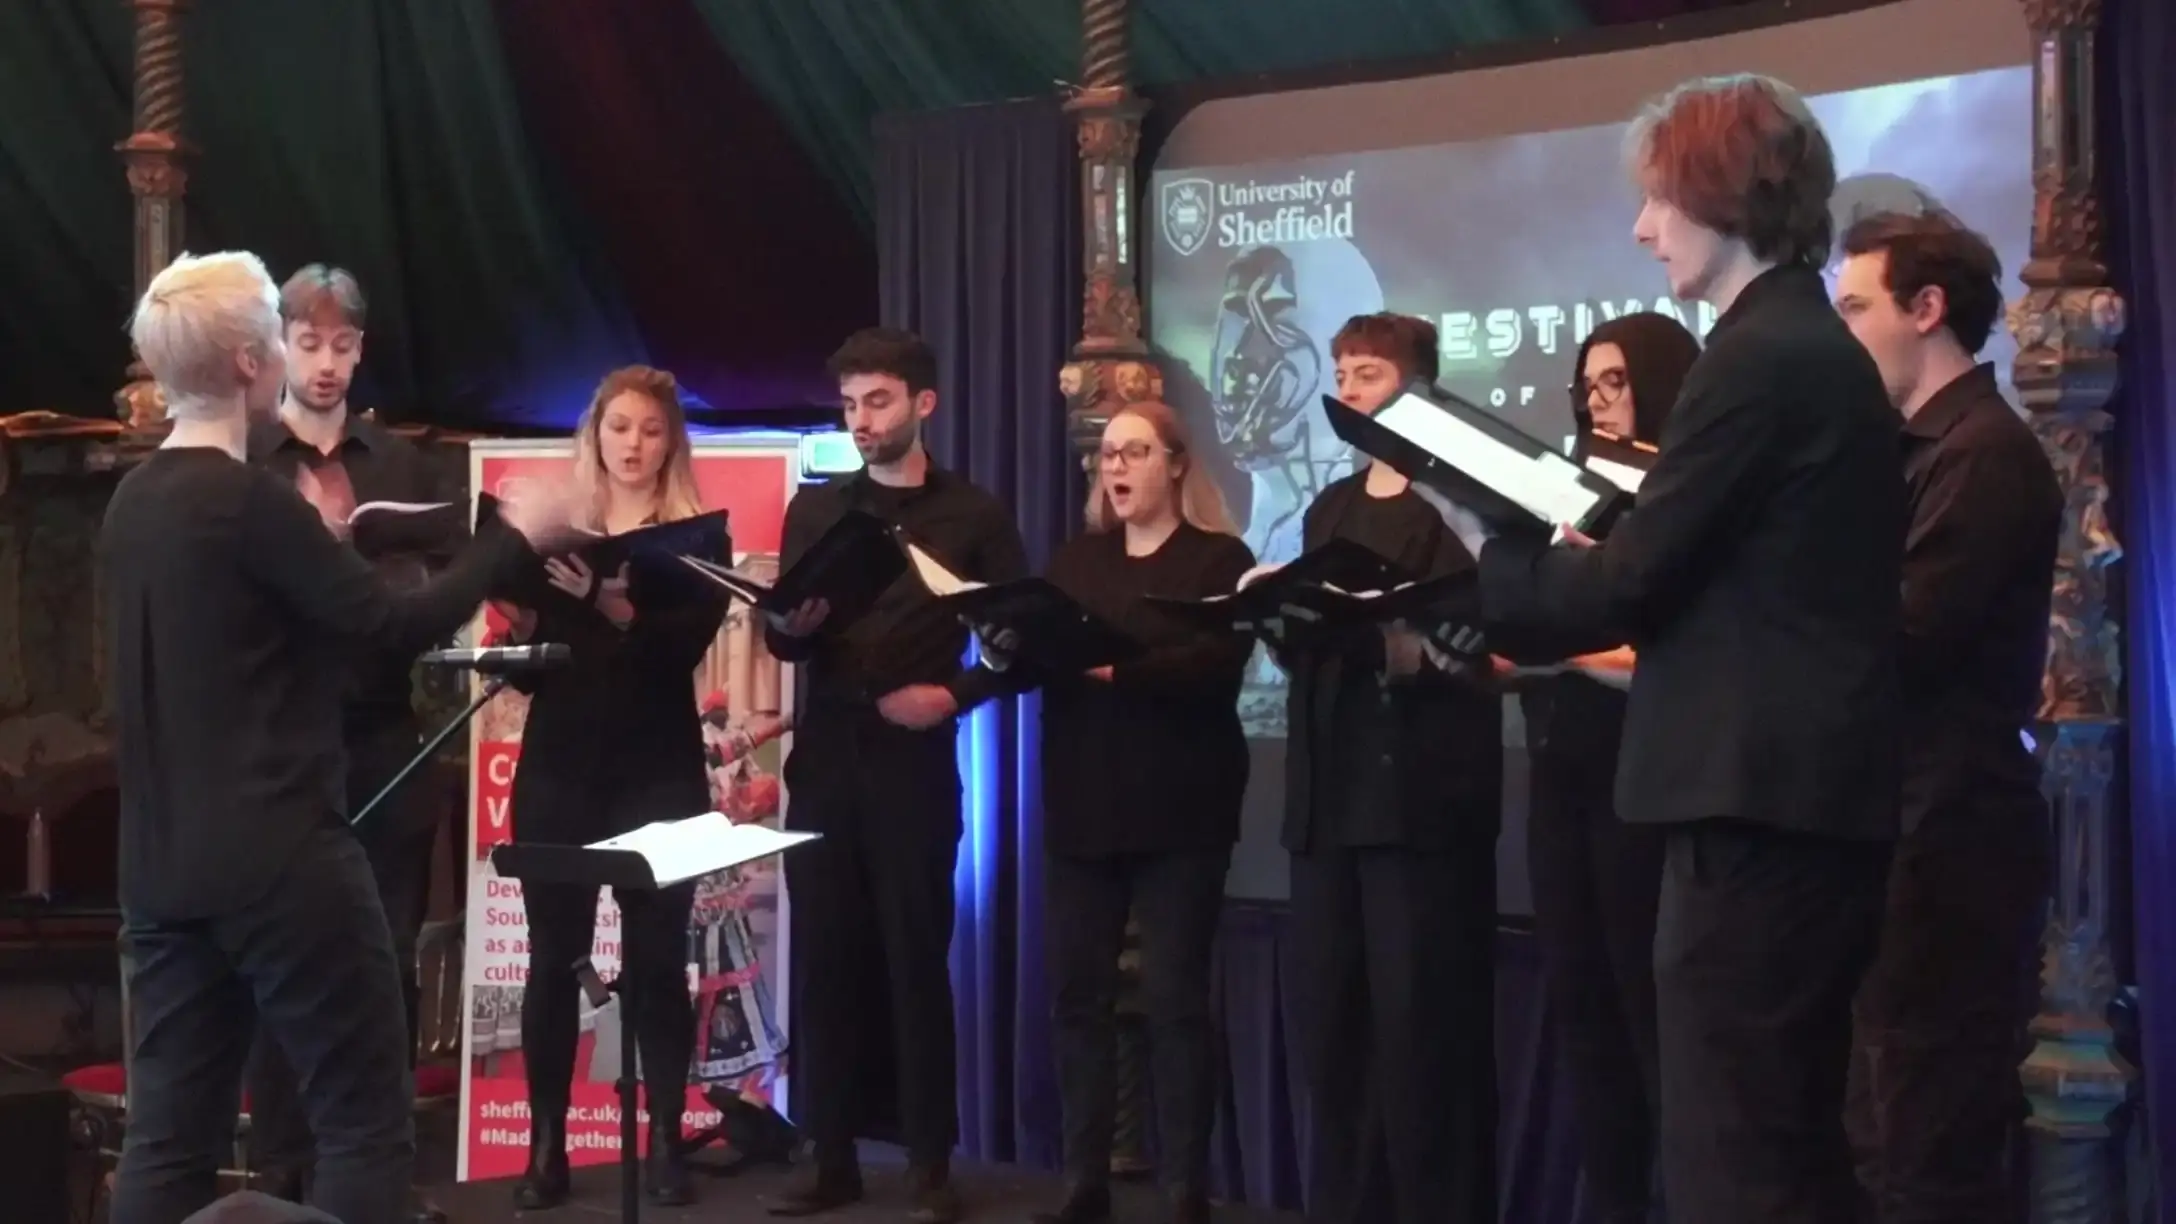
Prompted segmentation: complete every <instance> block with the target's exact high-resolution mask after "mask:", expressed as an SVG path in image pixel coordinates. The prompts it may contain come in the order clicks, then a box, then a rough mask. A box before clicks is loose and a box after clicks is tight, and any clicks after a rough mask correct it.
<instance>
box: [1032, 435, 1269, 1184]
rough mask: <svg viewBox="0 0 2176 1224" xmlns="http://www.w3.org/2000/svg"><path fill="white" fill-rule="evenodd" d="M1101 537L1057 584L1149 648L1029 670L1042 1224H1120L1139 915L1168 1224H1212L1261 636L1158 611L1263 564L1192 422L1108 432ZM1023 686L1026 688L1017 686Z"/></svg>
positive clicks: (1070, 549)
mask: <svg viewBox="0 0 2176 1224" xmlns="http://www.w3.org/2000/svg"><path fill="white" fill-rule="evenodd" d="M1087 525H1088V531H1087V533H1086V534H1084V535H1081V536H1079V537H1077V538H1075V539H1072V540H1069V541H1067V542H1066V543H1065V545H1064V546H1063V547H1061V548H1059V550H1058V552H1057V555H1056V556H1054V557H1053V558H1052V559H1051V562H1050V567H1049V571H1048V573H1047V575H1046V576H1047V577H1048V579H1049V581H1050V582H1051V584H1052V585H1053V586H1056V587H1057V588H1059V589H1060V590H1062V591H1064V592H1065V593H1066V594H1067V595H1069V596H1071V597H1072V598H1073V599H1074V600H1075V601H1076V602H1078V603H1079V604H1080V605H1081V606H1082V607H1083V608H1085V609H1087V610H1088V611H1089V612H1091V613H1093V614H1095V615H1096V616H1098V617H1101V618H1103V619H1104V620H1106V621H1108V622H1109V623H1110V624H1111V625H1112V626H1113V627H1115V628H1117V629H1118V630H1120V631H1121V632H1122V633H1124V634H1125V635H1126V636H1128V637H1130V638H1132V639H1134V640H1135V641H1136V642H1138V643H1140V644H1141V646H1142V647H1143V652H1142V653H1141V654H1140V655H1139V656H1138V657H1136V658H1134V659H1131V660H1129V661H1127V662H1122V663H1117V664H1114V665H1111V666H1107V667H1098V668H1096V669H1094V670H1093V671H1090V672H1088V673H1087V674H1085V675H1051V674H1038V672H1037V671H1036V669H1034V668H1033V667H1032V666H1031V664H1030V661H1029V659H1028V658H1027V657H1025V656H1023V657H1022V658H1021V659H1020V660H1018V661H1016V662H1014V663H1012V664H1011V665H1010V667H1009V668H1008V675H1012V676H1013V687H1015V688H1019V689H1025V688H1028V687H1031V686H1037V685H1039V686H1040V687H1041V688H1042V690H1043V717H1042V727H1043V742H1042V766H1043V768H1042V777H1043V813H1044V815H1043V842H1044V850H1045V853H1046V860H1045V861H1046V870H1047V873H1048V874H1047V885H1046V887H1047V892H1046V894H1045V896H1046V902H1045V904H1046V905H1047V906H1048V907H1049V912H1048V914H1047V915H1046V917H1045V919H1044V929H1045V930H1046V931H1047V932H1048V933H1049V937H1050V943H1051V947H1050V963H1051V978H1052V988H1053V989H1052V996H1053V997H1052V1010H1053V1012H1054V1018H1055V1020H1056V1023H1057V1054H1058V1082H1059V1091H1060V1097H1061V1102H1062V1105H1063V1110H1064V1116H1065V1166H1066V1171H1067V1173H1068V1175H1069V1177H1070V1180H1071V1185H1070V1188H1069V1191H1068V1193H1067V1196H1066V1198H1065V1200H1064V1201H1063V1202H1062V1203H1059V1204H1057V1205H1056V1206H1055V1207H1054V1208H1053V1209H1052V1210H1051V1211H1049V1212H1047V1213H1045V1214H1042V1215H1038V1216H1037V1217H1035V1218H1036V1219H1037V1220H1038V1221H1040V1222H1042V1224H1090V1222H1092V1221H1100V1220H1105V1219H1108V1218H1109V1217H1110V1211H1111V1199H1110V1188H1109V1176H1110V1167H1111V1133H1112V1127H1113V1121H1112V1111H1113V1109H1114V1107H1115V1105H1114V1098H1113V1094H1114V1091H1115V1077H1116V1071H1115V1059H1116V1052H1115V1047H1114V1037H1115V1030H1114V1009H1115V1008H1116V1006H1117V1002H1118V960H1119V956H1120V954H1121V952H1123V950H1124V947H1125V937H1126V919H1127V915H1128V914H1129V913H1132V914H1137V915H1138V916H1139V919H1140V927H1141V977H1142V985H1143V991H1144V994H1145V996H1146V1000H1145V1001H1146V1004H1147V1010H1148V1019H1149V1035H1150V1041H1151V1046H1150V1049H1151V1053H1150V1057H1151V1059H1152V1063H1151V1065H1152V1068H1153V1074H1152V1076H1151V1079H1153V1081H1154V1083H1155V1096H1156V1121H1157V1125H1156V1133H1157V1137H1158V1142H1159V1146H1160V1148H1161V1160H1160V1162H1159V1164H1160V1168H1161V1171H1162V1174H1163V1178H1164V1182H1165V1187H1166V1190H1167V1192H1168V1194H1169V1202H1168V1205H1167V1211H1168V1217H1167V1218H1168V1219H1169V1220H1171V1221H1172V1222H1173V1224H1196V1222H1198V1221H1205V1220H1207V1219H1208V1218H1209V1217H1208V1212H1209V1207H1208V1196H1207V1189H1208V1187H1207V1179H1208V1168H1209V1127H1210V1123H1211V1121H1212V1120H1213V1119H1214V1117H1215V1112H1216V1111H1215V1098H1214V1096H1213V1093H1212V1086H1213V1084H1214V1077H1213V1076H1212V1074H1211V1068H1212V1066H1213V1062H1212V1055H1211V1051H1212V1049H1213V1048H1214V1047H1213V1040H1212V1037H1213V1034H1212V1032H1211V1028H1210V1013H1209V953H1210V947H1211V944H1212V942H1213V940H1214V938H1215V934H1216V925H1217V915H1218V913H1219V912H1220V911H1221V910H1222V908H1223V902H1224V876H1225V873H1226V872H1227V871H1228V870H1229V868H1230V866H1231V855H1232V845H1233V843H1234V842H1236V841H1237V840H1238V838H1239V805H1240V800H1241V798H1242V797H1243V796H1244V795H1245V793H1246V789H1247V743H1246V737H1245V734H1244V733H1243V732H1242V731H1241V729H1240V724H1239V686H1240V679H1241V676H1242V674H1243V673H1244V672H1245V670H1246V664H1247V659H1248V656H1249V655H1250V654H1251V653H1252V651H1253V643H1252V641H1251V640H1250V639H1248V638H1245V637H1241V636H1239V635H1237V634H1233V633H1228V632H1226V633H1211V632H1203V631H1201V630H1199V629H1196V628H1193V627H1191V626H1189V625H1187V624H1185V623H1183V622H1181V621H1178V620H1176V619H1174V618H1172V617H1170V616H1168V615H1166V614H1164V613H1162V612H1160V611H1158V610H1157V609H1156V607H1155V605H1153V604H1150V603H1147V602H1145V601H1144V600H1143V598H1142V597H1143V596H1146V595H1162V596H1173V597H1178V598H1193V599H1199V598H1204V597H1207V596H1211V595H1222V594H1226V593H1228V592H1230V591H1231V590H1232V589H1233V588H1235V587H1236V586H1237V585H1238V583H1239V578H1240V576H1241V575H1243V574H1245V573H1246V572H1247V571H1248V570H1250V569H1252V568H1253V567H1254V554H1253V553H1252V552H1250V551H1249V550H1248V548H1247V546H1246V544H1244V543H1243V542H1241V540H1240V539H1239V534H1238V531H1237V529H1236V528H1235V527H1234V526H1233V525H1232V519H1231V514H1230V512H1229V511H1227V510H1226V509H1225V506H1224V498H1223V495H1222V494H1221V493H1219V492H1218V491H1217V487H1216V484H1215V482H1214V481H1213V480H1212V479H1211V478H1210V475H1209V473H1208V472H1206V471H1204V470H1203V469H1202V466H1201V462H1200V459H1199V457H1198V456H1197V455H1196V454H1195V453H1194V449H1193V444H1192V442H1191V441H1190V439H1189V438H1188V436H1187V431H1186V429H1185V426H1184V425H1183V424H1182V423H1181V422H1180V420H1179V417H1178V414H1177V413H1176V412H1173V411H1172V410H1171V408H1170V406H1169V405H1166V404H1162V403H1137V404H1128V405H1127V406H1126V407H1124V408H1121V409H1120V410H1119V411H1118V412H1117V414H1116V415H1114V416H1113V417H1112V418H1111V421H1110V423H1109V424H1108V425H1106V426H1105V427H1104V430H1103V440H1102V444H1101V447H1100V449H1099V451H1098V463H1097V468H1096V477H1095V487H1094V490H1093V491H1092V492H1091V493H1090V495H1089V498H1088V506H1087ZM1014 673H1017V674H1016V675H1015V674H1014Z"/></svg>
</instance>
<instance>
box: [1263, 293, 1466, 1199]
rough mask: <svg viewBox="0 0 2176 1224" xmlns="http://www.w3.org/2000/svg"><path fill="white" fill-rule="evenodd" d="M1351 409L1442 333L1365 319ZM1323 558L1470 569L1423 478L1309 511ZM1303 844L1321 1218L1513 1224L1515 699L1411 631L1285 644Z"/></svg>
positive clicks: (1369, 402) (1302, 963)
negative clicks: (1505, 1140) (1497, 972)
mask: <svg viewBox="0 0 2176 1224" xmlns="http://www.w3.org/2000/svg"><path fill="white" fill-rule="evenodd" d="M1331 352H1332V353H1333V354H1335V356H1336V358H1337V393H1338V397H1339V398H1340V399H1342V400H1344V402H1346V403H1347V404H1350V405H1352V406H1353V407H1354V408H1357V409H1359V410H1360V411H1362V412H1375V411H1377V410H1378V409H1380V408H1382V406H1383V405H1385V404H1387V403H1389V402H1390V401H1391V400H1392V399H1394V398H1396V396H1397V395H1398V393H1399V392H1400V391H1402V390H1403V389H1404V388H1405V386H1406V384H1408V383H1410V382H1411V381H1413V380H1414V379H1416V378H1426V379H1429V380H1431V381H1432V380H1433V379H1434V377H1435V375H1436V372H1437V368H1438V358H1437V351H1436V329H1435V327H1434V326H1433V325H1431V324H1430V323H1428V322H1427V321H1426V320H1423V319H1416V318H1412V317H1410V316H1407V315H1396V314H1373V315H1360V316H1356V317H1355V318H1353V319H1352V320H1351V321H1349V322H1348V323H1346V324H1345V326H1344V327H1343V328H1342V329H1341V330H1339V332H1338V334H1337V336H1336V338H1335V339H1334V340H1333V341H1332V342H1331ZM1302 536H1303V543H1304V546H1305V547H1307V548H1310V549H1313V548H1321V547H1323V546H1324V545H1326V544H1329V543H1330V542H1331V541H1333V540H1345V541H1348V542H1350V543H1354V544H1358V545H1360V546H1362V547H1364V548H1366V549H1368V550H1369V551H1371V552H1374V553H1376V554H1378V555H1379V556H1382V557H1384V558H1385V559H1387V560H1389V561H1391V562H1392V563H1394V564H1396V565H1397V566H1399V567H1400V568H1401V569H1403V570H1405V571H1406V572H1407V573H1410V574H1411V575H1412V576H1413V577H1415V578H1434V577H1437V576H1440V575H1444V574H1449V573H1453V572H1456V571H1458V570H1470V569H1471V568H1472V567H1473V557H1472V556H1471V555H1470V554H1469V553H1468V551H1467V550H1466V548H1465V547H1464V546H1463V545H1462V544H1460V543H1459V540H1458V538H1457V536H1456V535H1454V534H1453V533H1452V532H1451V530H1450V529H1449V528H1447V527H1446V526H1445V525H1444V523H1443V520H1442V518H1441V517H1440V516H1438V515H1437V514H1436V512H1435V510H1434V509H1433V508H1432V507H1430V506H1429V505H1428V503H1427V502H1425V501H1423V500H1421V498H1419V497H1417V496H1415V495H1414V493H1413V491H1412V489H1411V488H1410V486H1409V485H1408V483H1407V481H1406V479H1405V477H1403V476H1401V475H1399V474H1398V473H1397V472H1395V471H1393V470H1392V469H1391V468H1390V467H1389V466H1388V465H1387V464H1384V463H1381V462H1378V461H1367V460H1365V458H1364V457H1363V464H1362V466H1361V468H1360V470H1358V471H1355V472H1353V473H1351V474H1349V475H1347V476H1345V477H1344V478H1342V479H1340V480H1337V481H1334V482H1332V483H1331V484H1330V485H1329V486H1328V487H1327V488H1325V489H1323V491H1322V493H1321V495H1320V496H1319V497H1317V498H1315V500H1314V503H1313V504H1312V505H1310V506H1308V507H1307V513H1306V518H1305V520H1304V524H1303V527H1302ZM1276 656H1277V660H1278V662H1279V664H1280V665H1281V666H1283V668H1284V669H1285V671H1286V672H1287V673H1288V674H1289V675H1290V676H1291V679H1292V683H1291V688H1290V692H1289V707H1288V709H1289V713H1288V714H1287V725H1288V727H1289V729H1290V737H1289V741H1288V744H1287V748H1286V753H1285V787H1284V789H1285V819H1284V845H1285V849H1286V850H1287V851H1289V852H1290V853H1291V856H1292V913H1293V926H1294V929H1295V930H1297V931H1298V932H1299V938H1298V945H1297V960H1298V971H1299V977H1300V982H1301V983H1302V985H1301V989H1300V998H1301V999H1302V1000H1303V1002H1302V1004H1301V1007H1300V1012H1299V1019H1300V1026H1299V1027H1300V1041H1301V1047H1302V1050H1303V1051H1304V1053H1303V1056H1302V1058H1301V1060H1300V1062H1301V1065H1302V1070H1303V1072H1304V1073H1305V1076H1306V1082H1307V1107H1308V1117H1309V1123H1308V1127H1307V1130H1308V1149H1309V1150H1308V1170H1309V1176H1308V1186H1307V1218H1308V1220H1309V1221H1311V1222H1313V1224H1436V1222H1438V1221H1445V1220H1494V1219H1495V1218H1496V1179H1495V1172H1496V1150H1495V1148H1496V1060H1495V1049H1496V1043H1495V1022H1494V1021H1495V998H1496V996H1495V991H1494V988H1493V987H1494V964H1495V962H1494V957H1493V949H1494V940H1495V931H1496V834H1497V830H1498V827H1499V825H1500V824H1501V819H1502V809H1503V698H1502V696H1501V695H1500V694H1498V693H1497V692H1496V691H1495V688H1494V686H1493V685H1492V684H1489V683H1487V682H1486V678H1485V677H1475V676H1473V675H1472V674H1470V673H1468V672H1466V671H1465V670H1463V669H1461V668H1460V667H1458V666H1457V665H1455V664H1450V663H1449V662H1448V660H1447V659H1443V658H1441V657H1439V656H1436V655H1434V654H1432V653H1431V652H1430V651H1429V649H1428V648H1427V646H1426V643H1425V640H1424V638H1423V637H1422V634H1421V632H1420V630H1419V628H1418V627H1415V626H1408V625H1407V624H1405V623H1404V622H1398V623H1394V624H1391V625H1387V626H1383V627H1381V628H1380V629H1378V628H1376V627H1374V626H1366V627H1363V628H1362V629H1360V630H1359V631H1356V632H1354V633H1351V634H1341V635H1337V636H1336V637H1334V638H1317V639H1314V640H1308V639H1296V640H1293V641H1288V642H1286V643H1284V644H1283V645H1281V646H1280V647H1279V649H1278V650H1277V652H1276Z"/></svg>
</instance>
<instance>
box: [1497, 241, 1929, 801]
mask: <svg viewBox="0 0 2176 1224" xmlns="http://www.w3.org/2000/svg"><path fill="white" fill-rule="evenodd" d="M1896 433H1897V414H1896V410H1895V409H1894V408H1893V407H1891V406H1890V404H1889V397H1888V393H1887V392H1886V391H1885V390H1884V389H1883V386H1882V382H1881V375H1880V372H1879V371H1878V370H1876V368H1875V367H1874V361H1873V358H1871V357H1869V356H1868V355H1867V353H1866V350H1865V349H1864V348H1863V347H1861V346H1860V344H1859V342H1858V341H1857V340H1856V339H1854V338H1853V337H1852V335H1851V332H1850V331H1849V329H1847V328H1846V327H1845V326H1844V324H1843V321H1842V320H1841V319H1839V318H1837V317H1836V312H1835V309H1834V308H1833V307H1832V306H1831V305H1830V304H1829V301H1828V293H1827V289H1826V287H1825V286H1824V285H1823V284H1822V281H1821V274H1820V273H1819V272H1818V271H1816V270H1815V269H1813V268H1810V267H1795V266H1794V267H1782V268H1775V269H1772V270H1770V271H1768V272H1766V273H1764V274H1763V275H1761V276H1760V277H1758V278H1757V279H1755V280H1754V281H1753V283H1752V284H1750V285H1748V286H1747V287H1746V288H1745V290H1744V292H1742V293H1741V294H1739V295H1738V300H1737V301H1736V302H1734V303H1732V304H1731V307H1730V309H1728V310H1726V311H1724V312H1723V315H1722V317H1721V318H1720V319H1719V320H1717V322H1716V325H1715V327H1714V329H1713V331H1712V332H1711V333H1710V335H1709V338H1708V345H1707V349H1706V351H1704V352H1703V353H1702V354H1701V355H1700V359H1699V361H1697V362H1695V363H1694V365H1693V367H1692V371H1691V373H1690V374H1688V375H1687V376H1686V379H1685V386H1684V390H1683V391H1682V393H1681V394H1680V395H1679V398H1678V402H1677V406H1676V407H1675V408H1673V409H1672V410H1671V412H1670V418H1669V423H1668V424H1667V425H1665V426H1664V428H1663V431H1662V439H1661V451H1662V454H1661V458H1660V459H1659V460H1658V461H1657V462H1656V464H1655V467H1654V470H1653V471H1651V472H1649V473H1648V475H1647V478H1646V480H1645V481H1644V482H1643V483H1642V484H1641V486H1640V497H1639V509H1638V511H1637V512H1636V513H1634V514H1632V515H1630V516H1629V517H1627V518H1626V519H1625V520H1624V521H1623V522H1621V523H1619V524H1618V525H1617V527H1616V528H1615V530H1613V531H1612V532H1611V533H1610V536H1609V538H1608V539H1607V540H1604V541H1603V542H1602V543H1601V544H1600V545H1598V546H1596V547H1594V548H1571V547H1561V548H1550V547H1548V546H1547V545H1546V543H1544V542H1541V541H1538V540H1534V539H1531V538H1510V537H1505V538H1500V539H1497V540H1493V541H1491V542H1490V543H1489V544H1488V546H1487V547H1486V548H1484V549H1482V550H1481V587H1482V595H1483V603H1484V611H1485V614H1486V616H1487V618H1488V619H1489V620H1490V621H1492V622H1499V621H1500V622H1506V623H1508V624H1511V625H1514V626H1517V625H1522V624H1530V625H1540V626H1544V627H1548V628H1551V629H1554V630H1556V631H1561V632H1570V633H1601V632H1606V631H1608V630H1609V629H1611V628H1616V629H1621V630H1623V631H1624V632H1626V633H1627V634H1628V636H1629V638H1630V641H1631V643H1632V645H1633V646H1634V647H1635V648H1637V650H1638V651H1639V670H1638V671H1637V672H1636V673H1635V675H1634V678H1633V682H1632V695H1631V699H1630V702H1629V704H1628V706H1627V709H1626V714H1625V728H1624V743H1623V746H1622V749H1621V752H1620V755H1619V758H1618V770H1617V790H1616V799H1617V812H1618V815H1619V816H1620V817H1621V818H1623V819H1625V820H1627V821H1635V822H1652V823H1666V822H1680V821H1698V820H1706V819H1712V818H1718V817H1720V818H1733V819H1739V820H1747V821H1755V822H1759V823H1763V824H1768V825H1774V826H1777V827H1781V828H1786V829H1794V830H1799V831H1802V832H1809V833H1821V834H1829V835H1834V836H1841V837H1853V838H1890V837H1894V836H1895V835H1896V832H1897V808H1898V787H1899V783H1900V776H1899V771H1900V767H1901V763H1900V757H1899V749H1898V745H1899V743H1900V741H1901V739H1902V736H1903V719H1902V713H1901V709H1900V701H1899V697H1900V689H1899V687H1898V677H1897V633H1898V630H1899V627H1900V625H1901V622H1902V609H1901V606H1900V584H1901V579H1902V574H1903V566H1902V554H1903V550H1902V548H1901V547H1900V546H1899V543H1900V541H1902V540H1903V538H1904V527H1905V522H1906V517H1905V503H1904V482H1903V480H1902V479H1901V478H1900V477H1899V475H1898V472H1897V460H1896V445H1897V443H1896Z"/></svg>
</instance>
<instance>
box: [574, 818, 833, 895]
mask: <svg viewBox="0 0 2176 1224" xmlns="http://www.w3.org/2000/svg"><path fill="white" fill-rule="evenodd" d="M821 836H823V835H822V834H820V833H789V832H786V831H785V830H783V829H773V828H771V827H769V826H767V825H759V824H734V823H733V821H732V818H731V817H729V816H727V815H726V814H725V813H723V812H705V813H704V814H703V815H701V816H691V817H689V818H687V819H686V820H659V821H653V822H651V823H650V824H646V825H644V826H642V827H641V828H639V829H636V830H634V831H633V832H630V833H622V834H620V835H619V836H618V837H608V838H606V839H604V840H603V841H600V842H591V843H590V844H589V845H587V846H584V847H583V849H585V850H619V851H625V852H630V853H634V854H639V855H641V856H642V859H643V861H644V862H646V863H648V864H649V866H650V874H651V875H652V876H653V877H655V878H656V880H657V886H658V887H659V888H671V887H672V886H673V885H675V884H683V883H686V882H687V881H689V880H693V879H698V878H700V877H702V876H706V875H709V874H711V873H712V872H716V871H724V870H725V869H726V868H728V867H738V866H740V865H741V864H742V863H751V862H754V861H755V860H757V859H760V858H768V857H770V856H771V855H773V854H780V853H783V852H784V851H786V850H789V849H791V848H793V847H795V846H798V845H800V844H802V843H803V842H811V841H814V840H816V839H817V838H818V837H821Z"/></svg>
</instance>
